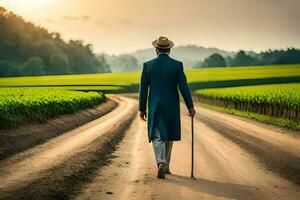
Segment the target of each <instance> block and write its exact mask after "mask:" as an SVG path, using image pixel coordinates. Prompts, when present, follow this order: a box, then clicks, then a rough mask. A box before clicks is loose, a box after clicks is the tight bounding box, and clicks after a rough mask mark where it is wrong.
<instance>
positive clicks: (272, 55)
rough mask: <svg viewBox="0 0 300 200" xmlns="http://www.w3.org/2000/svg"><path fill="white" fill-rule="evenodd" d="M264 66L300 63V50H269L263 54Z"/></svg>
mask: <svg viewBox="0 0 300 200" xmlns="http://www.w3.org/2000/svg"><path fill="white" fill-rule="evenodd" d="M261 57H262V58H261V63H262V64H291V63H300V50H299V49H295V48H288V49H287V50H269V51H267V52H262V53H261Z"/></svg>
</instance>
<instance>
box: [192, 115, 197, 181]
mask: <svg viewBox="0 0 300 200" xmlns="http://www.w3.org/2000/svg"><path fill="white" fill-rule="evenodd" d="M191 122H192V127H191V128H192V167H191V178H192V179H194V180H196V179H195V177H194V117H191Z"/></svg>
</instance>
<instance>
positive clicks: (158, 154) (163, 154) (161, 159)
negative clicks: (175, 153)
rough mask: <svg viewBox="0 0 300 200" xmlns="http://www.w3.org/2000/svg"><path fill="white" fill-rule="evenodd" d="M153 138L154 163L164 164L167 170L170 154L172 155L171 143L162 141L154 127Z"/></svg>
mask: <svg viewBox="0 0 300 200" xmlns="http://www.w3.org/2000/svg"><path fill="white" fill-rule="evenodd" d="M153 130H154V137H153V139H152V146H153V150H154V154H155V159H156V163H157V164H159V163H165V164H166V169H167V170H168V169H169V164H170V159H171V153H172V146H173V142H172V141H169V142H168V141H163V140H162V139H161V138H160V133H159V130H158V129H157V128H156V127H154V128H153Z"/></svg>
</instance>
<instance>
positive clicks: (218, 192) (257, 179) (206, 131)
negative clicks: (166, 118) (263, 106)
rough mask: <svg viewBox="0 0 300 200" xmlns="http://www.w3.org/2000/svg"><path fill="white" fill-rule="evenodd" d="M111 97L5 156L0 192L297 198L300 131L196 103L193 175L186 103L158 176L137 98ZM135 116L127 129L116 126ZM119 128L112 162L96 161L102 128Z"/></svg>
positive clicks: (8, 195)
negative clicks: (100, 110)
mask: <svg viewBox="0 0 300 200" xmlns="http://www.w3.org/2000/svg"><path fill="white" fill-rule="evenodd" d="M111 98H112V99H114V100H116V101H118V103H119V106H118V107H117V108H116V109H115V110H114V111H112V112H111V113H109V114H107V115H105V116H103V117H101V118H99V119H97V120H95V121H92V122H90V123H88V124H86V125H84V126H82V127H79V128H77V129H74V130H72V131H70V132H67V133H66V134H64V135H62V136H59V137H57V138H54V139H52V140H49V141H48V142H47V143H45V144H43V145H40V146H37V147H35V148H32V149H30V150H28V151H25V152H22V153H20V154H17V155H15V156H13V157H11V158H9V159H7V160H4V161H3V162H1V163H0V167H1V168H0V183H1V184H0V199H24V198H25V197H30V198H31V199H41V198H44V199H78V200H81V199H89V200H90V199H172V200H174V199H289V200H290V199H291V200H293V199H295V200H296V199H299V197H300V187H299V185H297V184H296V183H298V181H299V166H300V164H299V162H300V139H299V137H298V136H299V134H298V133H295V132H289V133H285V132H284V133H283V132H282V131H281V130H279V129H277V128H274V127H271V126H266V125H262V124H259V123H256V122H253V121H251V120H245V119H242V118H238V117H234V116H231V115H228V114H224V113H220V112H216V111H211V110H208V109H204V108H199V107H197V108H196V109H197V111H198V114H197V116H196V118H195V122H194V125H195V139H196V140H195V176H196V180H192V179H190V178H189V176H190V160H191V159H190V158H191V156H190V154H191V151H190V118H189V117H188V116H187V114H186V113H185V108H184V107H182V141H181V142H176V143H175V144H174V147H173V154H172V159H171V160H172V161H171V171H172V173H173V174H172V175H168V176H167V179H165V180H158V179H157V178H156V170H157V169H156V165H155V163H154V154H153V150H152V146H151V144H150V143H148V141H147V135H146V123H145V122H143V121H141V120H139V119H138V117H137V115H136V112H134V110H136V109H137V107H136V106H137V101H136V100H133V99H129V98H124V97H120V98H116V97H111ZM130 116H133V117H134V119H133V117H130ZM132 119H133V122H132V123H129V124H130V126H129V124H128V126H129V129H128V130H127V129H126V128H125V126H124V127H119V126H120V124H124V123H126V122H131V120H132ZM121 129H122V130H124V131H125V137H124V139H123V140H122V141H121V142H120V143H119V145H118V146H117V149H116V151H115V152H113V155H112V156H110V157H109V158H108V160H109V162H106V163H104V164H103V163H101V162H99V160H101V159H102V158H103V159H104V157H103V156H104V154H101V152H100V154H99V153H98V152H99V151H98V149H99V148H100V147H101V144H102V146H103V145H104V144H105V146H109V145H107V143H103V140H105V136H107V135H108V134H109V135H112V134H115V132H118V131H119V130H121ZM101 142H102V143H101ZM108 144H109V143H108ZM106 153H107V152H106ZM91 155H93V156H91ZM99 155H101V156H102V157H101V156H100V157H99ZM282 156H283V157H282ZM105 159H107V158H105ZM291 159H292V160H291ZM90 160H91V162H90ZM62 169H63V170H62ZM78 169H82V170H81V171H79V170H78ZM73 171H74V173H73ZM78 171H79V172H78ZM82 171H85V173H83V172H82ZM285 171H289V172H285ZM75 172H76V173H75ZM87 172H88V173H87ZM66 174H69V175H68V176H67V175H66ZM70 177H71V178H70ZM74 177H75V178H74ZM86 177H88V178H86ZM78 179H82V181H78ZM66 180H67V181H66ZM74 182H76V184H73V183H74ZM50 185H51V187H50ZM74 185H75V186H74ZM45 188H46V189H45ZM41 190H43V192H40V191H41ZM32 191H34V193H33V192H32Z"/></svg>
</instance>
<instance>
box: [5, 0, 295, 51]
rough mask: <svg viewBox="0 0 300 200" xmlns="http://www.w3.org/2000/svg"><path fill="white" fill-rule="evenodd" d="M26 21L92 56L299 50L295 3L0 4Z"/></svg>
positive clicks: (31, 0) (116, 0) (113, 0)
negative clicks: (165, 47) (161, 48)
mask: <svg viewBox="0 0 300 200" xmlns="http://www.w3.org/2000/svg"><path fill="white" fill-rule="evenodd" d="M0 6H4V7H5V8H7V9H9V10H11V11H14V12H15V13H16V14H18V15H21V16H23V17H24V18H25V19H26V20H30V21H33V22H34V23H36V24H39V25H42V26H44V27H46V28H47V29H49V30H50V31H56V32H60V33H61V34H62V36H63V38H64V39H71V38H72V39H83V40H84V41H86V42H88V43H92V44H93V45H94V49H95V51H96V52H107V53H117V54H118V53H125V52H130V51H134V50H137V49H141V48H147V47H151V42H152V41H153V40H154V39H155V38H157V37H158V36H159V35H165V36H167V37H169V38H170V39H172V40H173V41H174V43H175V45H185V44H196V45H202V46H205V47H217V48H221V49H225V50H238V49H246V50H254V51H260V50H266V49H268V48H285V47H290V46H294V47H300V0H0ZM0 28H1V27H0Z"/></svg>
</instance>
